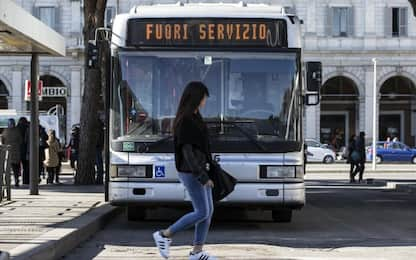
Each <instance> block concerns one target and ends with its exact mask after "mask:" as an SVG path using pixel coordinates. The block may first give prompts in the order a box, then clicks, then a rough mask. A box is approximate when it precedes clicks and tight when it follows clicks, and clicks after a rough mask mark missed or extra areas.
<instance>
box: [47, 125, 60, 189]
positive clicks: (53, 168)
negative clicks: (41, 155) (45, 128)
mask: <svg viewBox="0 0 416 260" xmlns="http://www.w3.org/2000/svg"><path fill="white" fill-rule="evenodd" d="M47 144H48V148H47V149H46V150H45V161H44V163H45V166H46V171H47V172H48V179H47V180H46V183H47V184H52V183H53V180H54V178H55V177H57V174H59V173H58V172H57V170H58V166H59V147H60V146H59V143H58V140H57V139H56V135H55V131H54V130H49V132H48V141H47ZM56 182H57V183H59V180H58V179H57V180H56Z"/></svg>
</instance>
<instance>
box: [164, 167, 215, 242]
mask: <svg viewBox="0 0 416 260" xmlns="http://www.w3.org/2000/svg"><path fill="white" fill-rule="evenodd" d="M179 180H180V181H181V182H182V184H183V185H184V186H185V188H186V191H187V192H188V194H189V196H190V197H191V201H192V206H193V208H194V211H193V212H190V213H188V214H186V215H184V216H183V217H181V218H180V219H179V220H177V221H176V222H175V223H174V224H173V225H171V226H170V227H169V230H170V231H171V233H172V235H173V234H175V233H177V232H179V231H183V230H185V229H188V228H190V227H192V226H195V234H194V245H204V244H205V241H206V238H207V235H208V230H209V225H210V224H211V217H212V213H213V212H214V205H213V202H212V191H211V187H208V186H203V185H202V184H201V183H200V182H199V181H198V179H197V178H196V177H195V176H194V175H193V174H190V173H181V172H180V173H179Z"/></svg>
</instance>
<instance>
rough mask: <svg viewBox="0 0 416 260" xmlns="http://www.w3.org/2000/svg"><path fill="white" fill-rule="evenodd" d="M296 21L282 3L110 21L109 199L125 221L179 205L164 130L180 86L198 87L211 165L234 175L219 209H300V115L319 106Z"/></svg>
mask: <svg viewBox="0 0 416 260" xmlns="http://www.w3.org/2000/svg"><path fill="white" fill-rule="evenodd" d="M301 24H302V21H301V20H300V19H299V18H298V17H296V16H295V15H293V14H290V13H288V12H286V9H285V8H282V7H279V6H273V5H264V4H245V3H239V4H225V3H214V4H213V3H209V4H208V3H199V4H184V3H180V2H179V3H177V4H157V5H151V6H136V7H134V8H132V9H131V11H130V12H129V13H125V14H120V15H117V16H116V17H115V18H114V21H113V24H112V37H111V60H112V62H111V70H112V72H111V73H112V77H111V78H112V79H111V93H110V94H109V95H110V97H109V99H110V112H109V113H110V119H109V120H110V126H109V139H110V140H109V143H110V145H109V153H110V155H109V156H110V158H109V161H110V165H109V173H110V176H109V184H108V194H109V201H110V202H111V203H112V204H113V205H119V206H125V207H127V216H128V219H129V220H138V219H143V218H144V217H145V216H146V210H148V209H150V208H156V207H177V206H180V205H183V204H187V203H189V197H188V195H187V193H186V191H185V189H184V186H183V185H182V184H181V183H180V182H179V180H178V177H177V171H176V168H175V160H174V153H173V137H172V134H173V133H172V124H173V120H174V118H175V113H176V109H177V107H178V103H179V99H180V96H181V94H182V91H183V89H184V87H185V85H186V84H187V83H188V82H190V81H202V82H204V83H205V84H206V85H207V86H208V88H209V92H210V97H209V99H208V101H207V105H206V107H205V108H204V109H203V110H202V111H201V113H202V115H203V117H204V119H205V120H206V122H207V125H208V129H209V134H210V141H211V149H212V152H213V158H214V159H215V160H216V161H218V162H219V163H220V164H221V166H222V167H223V168H224V169H225V170H226V171H227V172H229V173H231V174H232V175H233V176H234V177H235V178H236V179H237V180H238V182H237V184H236V186H235V190H234V192H233V193H231V194H230V195H229V196H227V197H226V198H224V199H223V200H222V201H220V202H219V203H218V206H224V207H242V208H256V209H264V210H271V213H272V217H273V220H274V221H276V222H290V221H291V219H292V211H293V210H297V209H301V208H302V207H303V206H304V204H305V184H304V174H305V172H304V171H305V170H304V169H305V168H304V145H303V144H304V141H303V134H302V121H303V113H304V106H305V105H315V104H317V102H319V95H318V93H319V84H320V77H321V66H320V63H319V62H310V63H307V64H306V63H305V65H307V66H303V63H304V62H303V60H302V49H301ZM303 67H305V68H306V67H309V68H308V71H307V72H306V69H303ZM304 81H305V82H307V84H306V83H304ZM304 86H305V87H304ZM317 100H318V101H317Z"/></svg>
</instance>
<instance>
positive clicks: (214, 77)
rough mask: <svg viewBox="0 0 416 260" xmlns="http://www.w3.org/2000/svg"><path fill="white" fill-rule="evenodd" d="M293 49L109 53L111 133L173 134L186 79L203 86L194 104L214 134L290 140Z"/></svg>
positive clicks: (294, 99) (146, 137)
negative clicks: (201, 99) (202, 97)
mask: <svg viewBox="0 0 416 260" xmlns="http://www.w3.org/2000/svg"><path fill="white" fill-rule="evenodd" d="M298 70H299V68H298V62H297V54H296V53H205V52H203V53H201V52H198V53H195V52H181V53H173V52H119V53H118V55H117V56H116V57H115V59H114V77H113V79H114V84H113V95H112V98H113V101H112V137H113V139H120V140H121V139H126V138H128V139H130V140H137V141H144V142H146V141H150V140H155V141H157V140H160V139H162V138H166V137H167V136H170V135H171V134H172V125H173V120H174V118H175V113H176V109H177V107H178V104H179V99H180V96H181V94H182V91H183V90H184V88H185V86H186V84H187V83H188V82H190V81H202V82H204V83H205V84H206V85H207V87H208V89H209V92H210V97H209V98H208V100H207V105H206V107H205V108H204V109H203V110H202V111H201V114H202V115H203V117H204V119H205V120H206V121H207V122H208V123H209V124H208V126H209V128H210V133H213V134H214V135H217V136H229V137H233V138H237V139H238V138H241V139H244V138H247V136H248V137H249V138H250V139H253V140H254V141H256V140H258V141H261V142H267V141H297V139H298V135H297V131H299V130H298V129H297V128H298V127H299V126H298V123H299V117H300V113H299V106H298V104H299V100H298V98H299V97H298V96H299V95H298V94H299V93H298V88H299V76H300V75H299V71H298Z"/></svg>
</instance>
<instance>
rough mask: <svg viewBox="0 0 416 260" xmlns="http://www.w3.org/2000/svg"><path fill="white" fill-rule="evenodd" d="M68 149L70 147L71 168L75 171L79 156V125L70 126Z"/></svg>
mask: <svg viewBox="0 0 416 260" xmlns="http://www.w3.org/2000/svg"><path fill="white" fill-rule="evenodd" d="M68 149H70V154H69V160H70V165H71V168H72V169H73V170H74V171H76V170H77V164H78V156H79V126H77V125H74V126H72V130H71V138H70V139H69V145H68Z"/></svg>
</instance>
